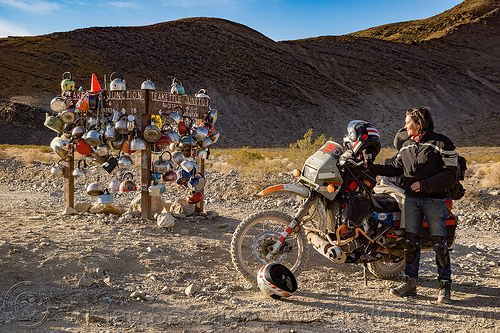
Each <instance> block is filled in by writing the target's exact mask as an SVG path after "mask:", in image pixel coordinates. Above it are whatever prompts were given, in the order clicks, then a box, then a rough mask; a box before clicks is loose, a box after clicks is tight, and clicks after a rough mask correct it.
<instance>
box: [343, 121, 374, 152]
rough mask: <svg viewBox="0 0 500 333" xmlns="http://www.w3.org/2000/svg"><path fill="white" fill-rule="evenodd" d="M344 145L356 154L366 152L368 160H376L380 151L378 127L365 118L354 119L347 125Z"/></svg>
mask: <svg viewBox="0 0 500 333" xmlns="http://www.w3.org/2000/svg"><path fill="white" fill-rule="evenodd" d="M344 145H345V146H346V147H347V148H349V149H351V150H352V151H353V152H354V154H355V155H359V154H361V153H363V152H364V153H365V157H366V158H367V159H368V160H372V161H373V160H374V159H375V157H377V155H378V153H379V152H380V146H381V145H380V135H379V134H378V131H377V129H376V128H375V127H374V126H373V125H372V124H370V123H368V122H366V121H363V120H353V121H351V122H350V123H349V125H347V134H346V136H345V137H344Z"/></svg>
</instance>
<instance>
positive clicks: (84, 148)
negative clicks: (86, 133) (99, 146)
mask: <svg viewBox="0 0 500 333" xmlns="http://www.w3.org/2000/svg"><path fill="white" fill-rule="evenodd" d="M75 149H76V151H77V152H78V153H80V154H82V155H83V156H87V155H89V154H91V153H92V152H93V151H94V149H93V148H92V146H91V145H89V144H88V143H87V142H86V141H85V140H79V141H78V142H77V143H76V145H75Z"/></svg>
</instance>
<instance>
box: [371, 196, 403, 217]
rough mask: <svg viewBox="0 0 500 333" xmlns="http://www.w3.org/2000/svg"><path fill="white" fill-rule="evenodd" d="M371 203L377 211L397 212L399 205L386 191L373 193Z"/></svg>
mask: <svg viewBox="0 0 500 333" xmlns="http://www.w3.org/2000/svg"><path fill="white" fill-rule="evenodd" d="M372 198H373V205H374V206H375V211H376V212H377V213H390V212H399V211H400V209H399V205H398V202H397V201H396V199H394V198H393V197H391V196H390V195H389V194H386V193H373V194H372Z"/></svg>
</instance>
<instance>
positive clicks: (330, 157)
mask: <svg viewBox="0 0 500 333" xmlns="http://www.w3.org/2000/svg"><path fill="white" fill-rule="evenodd" d="M358 122H359V121H358ZM351 123H353V122H351ZM351 123H350V124H349V126H350V127H348V131H351V132H352V131H353V126H356V124H354V125H352V124H351ZM365 124H366V123H365ZM351 125H352V126H351ZM358 125H359V124H358ZM370 126H371V125H370ZM370 126H368V131H366V130H365V131H364V133H360V134H359V137H358V136H357V135H354V136H352V133H350V134H348V136H349V135H351V140H349V139H348V140H347V142H348V143H349V142H350V144H346V139H344V144H346V147H344V146H343V145H340V144H338V143H336V142H334V141H327V142H326V143H325V144H324V145H323V146H322V147H321V148H320V149H319V150H318V151H316V152H315V153H314V154H313V155H311V156H310V157H309V158H308V159H307V160H306V162H305V164H304V166H303V167H302V170H301V171H299V170H295V171H294V176H296V177H298V184H278V185H274V186H270V187H268V188H266V189H264V190H262V191H261V192H259V193H258V194H257V195H258V196H266V195H270V194H275V193H283V192H288V193H292V194H295V195H297V196H299V197H301V198H302V199H301V200H302V203H301V206H300V208H299V209H298V211H297V212H296V214H295V216H294V217H291V216H289V215H288V214H285V213H284V212H281V211H279V210H264V211H258V212H256V213H254V214H252V215H250V216H249V217H248V218H246V219H244V220H243V221H242V222H241V223H240V224H239V225H238V227H237V228H236V230H235V232H234V234H233V236H232V240H231V258H232V262H233V264H234V267H235V269H236V270H237V271H238V272H239V273H240V274H241V275H242V276H243V277H244V278H245V279H247V280H248V281H250V282H255V281H256V277H257V272H258V270H259V268H261V267H262V266H263V265H266V264H268V263H271V262H275V263H279V264H282V265H285V266H286V267H288V268H289V269H290V270H291V272H292V273H293V274H294V275H295V276H298V275H299V273H300V272H301V270H302V269H303V268H304V265H305V263H306V261H307V256H308V252H309V246H308V244H307V243H309V244H311V245H312V247H313V248H314V249H315V250H316V251H318V252H319V253H320V254H322V255H323V256H324V257H326V258H328V259H329V260H331V261H333V262H334V263H338V264H340V263H355V264H363V265H364V273H365V284H366V281H367V280H366V276H367V275H366V269H368V270H369V271H370V272H371V273H372V274H373V275H375V276H376V277H377V278H384V279H387V278H391V277H394V276H396V275H398V274H399V273H401V272H402V271H403V270H404V267H405V252H404V236H405V231H404V229H403V228H401V211H400V208H399V206H398V203H397V201H396V199H394V198H393V197H392V196H391V195H389V194H383V193H374V191H373V189H374V187H375V186H376V184H377V182H376V179H375V177H374V176H373V174H371V173H370V172H369V171H368V170H369V169H367V167H366V163H368V165H369V164H370V163H373V160H375V157H376V155H377V154H378V152H379V151H380V141H378V149H376V148H375V149H374V148H373V147H376V141H377V140H370V139H369V135H368V134H369V133H370V131H372V134H373V133H375V134H376V135H374V137H375V136H378V132H376V130H375V129H374V128H373V127H370ZM371 129H373V130H374V131H373V130H371ZM358 130H359V128H358ZM354 131H355V129H354ZM367 133H368V134H367ZM346 137H347V136H346ZM362 138H364V139H365V140H363V139H362ZM375 139H377V138H375ZM370 142H371V143H370ZM374 142H375V145H374V144H373V143H374ZM360 143H363V144H360ZM366 143H368V145H366ZM363 145H364V146H366V147H365V148H363V149H357V148H359V147H361V146H363ZM446 204H447V207H448V219H447V222H446V230H447V242H448V247H449V249H450V250H451V248H452V246H453V242H454V239H455V229H456V225H457V218H456V217H455V216H454V215H453V214H452V212H451V208H452V200H450V199H446ZM421 250H422V251H426V250H427V251H429V250H432V243H431V237H430V235H429V229H428V226H427V223H426V222H424V227H423V232H422V245H421Z"/></svg>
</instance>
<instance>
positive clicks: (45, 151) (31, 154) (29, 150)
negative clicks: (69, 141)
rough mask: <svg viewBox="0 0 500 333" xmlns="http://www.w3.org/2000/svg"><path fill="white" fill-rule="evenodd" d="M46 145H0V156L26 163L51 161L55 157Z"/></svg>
mask: <svg viewBox="0 0 500 333" xmlns="http://www.w3.org/2000/svg"><path fill="white" fill-rule="evenodd" d="M54 155H55V154H54V152H53V151H52V149H51V148H50V147H48V146H35V145H25V146H23V145H0V158H15V159H16V160H20V161H24V162H25V163H26V164H32V163H34V162H44V163H50V162H53V161H54V159H55V158H56V157H55V156H54Z"/></svg>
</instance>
